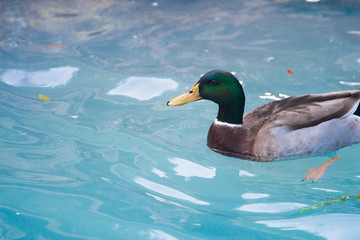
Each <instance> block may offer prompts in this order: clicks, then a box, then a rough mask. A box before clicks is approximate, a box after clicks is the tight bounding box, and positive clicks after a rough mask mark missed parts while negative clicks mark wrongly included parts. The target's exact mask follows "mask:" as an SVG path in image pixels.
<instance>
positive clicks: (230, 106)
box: [167, 70, 245, 124]
mask: <svg viewBox="0 0 360 240" xmlns="http://www.w3.org/2000/svg"><path fill="white" fill-rule="evenodd" d="M201 99H207V100H211V101H213V102H215V103H217V104H218V105H219V113H218V116H217V119H218V120H219V121H222V122H227V123H234V124H241V123H242V116H243V113H244V105H245V95H244V91H243V89H242V87H241V84H240V82H239V81H238V80H237V79H236V77H235V76H234V75H233V74H231V73H230V72H226V71H221V70H214V71H210V72H208V73H206V74H204V75H203V76H202V77H201V78H200V79H199V81H198V82H197V83H196V84H195V85H194V86H193V87H192V88H191V89H190V90H189V91H187V92H185V93H184V94H182V95H180V96H177V97H175V98H173V99H171V100H170V101H168V103H167V105H168V106H180V105H184V104H186V103H189V102H194V101H198V100H201Z"/></svg>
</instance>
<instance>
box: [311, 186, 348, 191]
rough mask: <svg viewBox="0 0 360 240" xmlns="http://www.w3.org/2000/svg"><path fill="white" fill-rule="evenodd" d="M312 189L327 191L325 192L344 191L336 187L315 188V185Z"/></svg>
mask: <svg viewBox="0 0 360 240" xmlns="http://www.w3.org/2000/svg"><path fill="white" fill-rule="evenodd" d="M312 189H314V190H320V191H325V192H342V191H338V190H334V189H328V188H315V187H313V188H312Z"/></svg>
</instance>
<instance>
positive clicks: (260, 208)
mask: <svg viewBox="0 0 360 240" xmlns="http://www.w3.org/2000/svg"><path fill="white" fill-rule="evenodd" d="M307 206H308V205H306V204H302V203H296V202H280V203H254V204H245V205H242V206H241V207H238V208H235V210H239V211H243V212H253V213H281V212H288V211H293V210H296V209H299V208H304V207H307Z"/></svg>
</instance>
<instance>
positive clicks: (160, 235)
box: [147, 229, 177, 240]
mask: <svg viewBox="0 0 360 240" xmlns="http://www.w3.org/2000/svg"><path fill="white" fill-rule="evenodd" d="M147 235H148V237H149V239H159V240H161V239H166V240H177V238H176V237H173V236H171V235H170V234H168V233H166V232H164V231H161V230H157V229H152V230H149V231H148V234H147Z"/></svg>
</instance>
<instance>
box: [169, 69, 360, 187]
mask: <svg viewBox="0 0 360 240" xmlns="http://www.w3.org/2000/svg"><path fill="white" fill-rule="evenodd" d="M201 99H206V100H210V101H213V102H215V103H217V104H218V105H219V110H218V114H217V117H216V118H215V120H214V122H213V123H212V125H211V126H210V129H209V132H208V135H207V146H208V147H209V148H210V149H212V150H213V151H215V152H217V153H220V154H223V155H226V156H230V157H236V158H241V159H246V160H252V161H260V162H266V161H273V160H276V159H290V158H300V157H304V156H312V155H321V154H326V153H330V154H332V155H331V156H332V157H331V159H330V160H329V161H328V162H326V163H324V164H322V165H321V166H320V167H318V168H315V169H309V170H307V174H306V176H305V178H304V180H312V181H316V180H318V179H319V178H320V177H321V176H322V175H323V173H324V171H325V169H326V168H327V167H328V166H329V165H330V164H332V163H333V162H334V161H336V160H337V159H339V155H336V154H335V151H336V150H338V149H340V148H343V147H346V146H349V145H352V144H355V143H358V142H360V117H359V116H360V108H359V101H360V90H352V91H340V92H330V93H322V94H310V95H301V96H294V97H289V98H285V99H281V100H278V101H273V102H269V103H267V104H264V105H262V106H260V107H257V108H255V109H253V110H251V111H250V112H248V113H247V114H245V115H244V106H245V94H244V91H243V88H242V86H241V84H240V82H239V81H238V79H237V78H236V77H235V76H234V75H233V74H231V73H230V72H226V71H222V70H214V71H210V72H208V73H206V74H204V75H203V76H202V77H201V78H200V79H199V80H198V82H196V84H195V85H194V86H193V87H192V88H191V89H190V90H189V91H187V92H185V93H184V94H181V95H179V96H177V97H175V98H173V99H171V100H170V101H168V102H167V105H168V106H180V105H183V104H186V103H189V102H194V101H198V100H201Z"/></svg>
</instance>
